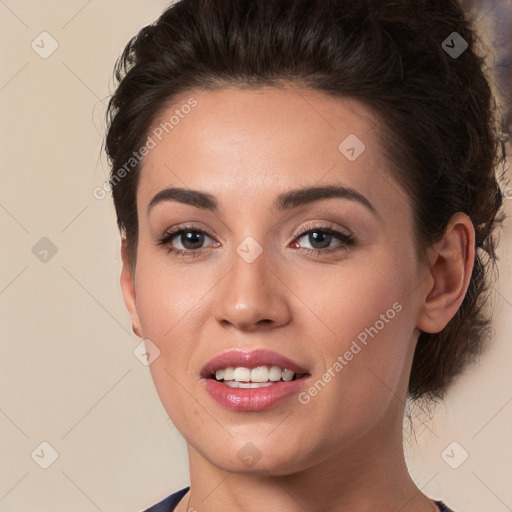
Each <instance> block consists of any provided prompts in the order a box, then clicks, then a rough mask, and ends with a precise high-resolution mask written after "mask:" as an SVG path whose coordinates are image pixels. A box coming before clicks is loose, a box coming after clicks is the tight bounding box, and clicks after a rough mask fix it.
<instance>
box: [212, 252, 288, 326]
mask: <svg viewBox="0 0 512 512" xmlns="http://www.w3.org/2000/svg"><path fill="white" fill-rule="evenodd" d="M280 268H282V267H281V266H280V265H278V264H276V263H275V262H273V261H272V255H271V254H270V253H268V252H267V251H265V250H263V252H262V253H261V254H260V255H259V256H258V257H257V258H256V259H255V260H254V261H252V262H249V260H246V259H244V258H243V257H241V256H240V255H239V254H238V253H237V252H235V251H234V252H233V257H232V268H231V270H230V271H229V272H228V273H227V275H226V276H225V277H224V279H222V281H221V282H220V283H219V287H218V291H217V294H218V296H217V301H216V303H215V304H216V305H215V313H214V316H215V318H216V320H217V321H218V322H219V323H221V324H223V326H233V327H234V328H237V329H239V330H243V331H246V332H247V331H254V330H267V329H273V328H276V327H279V326H283V325H285V324H287V323H288V322H289V321H290V318H291V310H290V300H289V299H290V294H291V291H290V289H289V287H288V286H287V284H286V276H284V275H282V272H281V271H280V270H279V269H280ZM280 274H281V275H280Z"/></svg>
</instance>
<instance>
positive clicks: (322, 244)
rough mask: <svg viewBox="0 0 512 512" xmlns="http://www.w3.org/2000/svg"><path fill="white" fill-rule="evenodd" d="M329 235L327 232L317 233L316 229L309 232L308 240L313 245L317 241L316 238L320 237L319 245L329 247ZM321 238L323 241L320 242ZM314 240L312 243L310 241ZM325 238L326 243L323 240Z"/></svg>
mask: <svg viewBox="0 0 512 512" xmlns="http://www.w3.org/2000/svg"><path fill="white" fill-rule="evenodd" d="M331 236H332V235H330V234H329V233H319V232H318V231H314V232H313V233H310V234H309V242H310V243H311V245H312V246H313V247H315V243H318V239H319V238H320V243H321V247H329V245H330V244H331ZM322 238H323V243H322ZM313 240H314V243H312V241H313ZM326 240H327V243H325V241H326Z"/></svg>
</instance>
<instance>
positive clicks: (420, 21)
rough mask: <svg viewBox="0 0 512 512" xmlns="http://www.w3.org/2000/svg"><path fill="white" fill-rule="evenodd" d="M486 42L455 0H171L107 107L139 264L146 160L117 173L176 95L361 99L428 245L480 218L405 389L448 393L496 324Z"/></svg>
mask: <svg viewBox="0 0 512 512" xmlns="http://www.w3.org/2000/svg"><path fill="white" fill-rule="evenodd" d="M454 32H456V33H457V34H458V36H457V37H460V38H462V40H463V41H465V42H466V43H467V45H468V48H467V49H466V50H465V51H463V52H462V54H461V55H458V56H454V55H453V54H452V55H449V54H448V53H447V51H445V50H446V46H445V47H444V48H443V46H442V43H443V41H445V40H446V39H447V38H449V36H450V37H453V33H454ZM448 41H450V39H448ZM458 41H459V42H458V43H457V44H459V43H460V41H461V40H458ZM477 41H478V40H477V35H476V33H475V32H474V30H473V29H472V28H471V26H470V24H469V22H468V21H467V20H466V18H465V16H464V14H463V11H462V9H461V7H460V6H459V4H458V3H457V2H456V1H455V0H354V1H352V0H181V1H179V2H178V3H176V4H173V5H171V6H170V7H169V8H167V9H166V10H165V11H164V12H163V14H162V15H161V16H160V18H159V19H158V20H157V21H156V22H155V23H153V24H151V25H149V26H146V27H144V28H143V29H142V30H140V32H139V33H138V34H137V35H136V36H134V37H133V38H132V39H131V40H130V41H129V43H128V44H127V46H126V48H125V49H124V52H123V54H122V56H121V57H120V58H119V60H118V61H117V63H116V68H115V78H116V80H117V82H118V87H117V90H116V91H115V94H114V95H113V96H112V98H111V100H110V103H109V107H108V112H107V121H108V124H109V127H108V133H107V136H106V140H105V145H106V151H107V155H108V157H109V160H110V163H111V166H112V175H111V178H110V180H111V185H112V194H113V199H114V204H115V208H116V212H117V222H118V226H119V229H120V231H121V234H122V236H123V237H124V238H125V239H126V243H127V246H128V249H129V255H130V261H131V263H132V268H135V265H136V254H137V239H138V226H137V208H136V191H137V183H138V177H139V169H140V164H138V163H137V165H134V167H133V170H130V171H129V172H128V173H123V178H122V179H120V180H119V179H116V181H115V182H114V180H113V178H114V177H115V173H116V170H118V169H120V168H122V167H123V166H124V165H125V164H126V162H127V161H128V160H129V159H130V158H131V157H132V155H133V153H134V151H137V150H138V149H139V148H141V147H142V146H143V145H144V143H145V141H146V139H147V137H148V131H149V129H150V128H151V126H152V123H154V122H155V119H156V117H157V116H158V115H159V114H161V113H162V111H163V110H164V109H165V108H167V107H168V106H169V105H170V104H171V102H172V101H175V100H176V99H177V97H178V95H180V94H184V93H187V92H190V91H191V90H194V89H200V90H207V89H214V88H223V87H253V88H257V87H261V86H276V87H282V86H283V84H289V85H290V86H292V85H293V86H294V87H305V88H310V89H314V90H318V91H323V92H325V93H327V94H331V95H334V96H337V97H350V98H354V99H356V100H358V101H360V102H361V103H362V104H364V105H365V106H366V107H367V108H369V109H371V110H372V111H373V112H375V113H376V114H377V117H378V119H380V121H381V123H382V126H383V128H384V129H383V130H382V147H383V148H384V149H385V151H386V152H387V153H386V154H387V156H388V159H389V161H390V163H391V167H392V172H393V174H394V176H395V178H396V179H397V181H398V182H399V183H400V185H401V186H402V187H403V189H404V190H405V191H406V192H407V195H408V196H409V197H410V198H411V202H412V204H413V215H414V228H415V236H416V246H417V248H418V254H423V255H424V250H425V248H426V247H427V246H429V245H430V244H432V243H433V242H435V241H436V240H438V239H439V238H440V237H441V236H442V234H443V232H444V230H445V228H446V226H447V224H448V222H449V220H450V218H451V217H452V216H453V215H454V214H455V213H456V212H464V213H466V214H467V215H468V216H469V217H470V218H471V220H472V222H473V224H474V226H475V230H476V247H477V255H476V258H475V265H474V270H473V274H472V276H471V282H470V284H469V289H468V291H467V294H466V296H465V298H464V301H463V303H462V305H461V307H460V309H459V310H458V312H457V313H456V315H455V316H454V318H453V319H452V320H451V321H450V322H449V324H448V325H447V326H446V328H445V329H443V330H442V331H441V332H440V333H436V334H429V333H421V334H420V338H419V340H418V345H417V348H416V353H415V355H414V361H413V364H412V371H411V378H410V383H409V395H410V396H411V397H412V398H419V397H421V396H423V397H431V398H434V397H442V395H443V394H444V392H445V391H446V389H447V388H448V386H449V384H450V383H451V381H452V379H453V377H454V376H455V375H457V374H459V373H460V372H461V371H462V370H463V369H464V368H465V367H466V365H467V364H468V363H469V362H470V361H471V360H473V359H474V357H475V356H476V355H477V354H479V353H480V352H481V351H482V347H483V346H484V344H485V342H486V340H487V339H488V338H489V334H490V329H489V327H490V311H489V310H488V308H487V309H486V308H485V301H486V299H487V297H488V291H489V290H490V284H491V277H492V273H491V270H493V269H494V267H495V260H496V254H495V247H496V243H497V241H496V235H495V231H496V229H495V228H496V227H497V225H498V223H499V222H500V220H501V217H500V214H501V204H502V193H501V191H500V188H499V185H498V182H497V178H496V169H497V165H498V164H499V163H500V162H501V161H502V160H500V158H502V155H501V156H500V152H499V149H500V148H501V147H502V146H501V145H500V142H499V139H498V132H497V126H498V121H497V119H496V117H497V116H496V109H495V102H494V101H493V95H492V93H491V89H490V86H489V82H488V79H487V78H486V76H485V73H484V71H485V68H484V60H483V58H482V57H480V56H479V55H478V53H477V50H476V43H477ZM454 44H455V43H453V42H451V41H450V42H449V45H450V47H453V45H454ZM118 177H119V176H117V178H118Z"/></svg>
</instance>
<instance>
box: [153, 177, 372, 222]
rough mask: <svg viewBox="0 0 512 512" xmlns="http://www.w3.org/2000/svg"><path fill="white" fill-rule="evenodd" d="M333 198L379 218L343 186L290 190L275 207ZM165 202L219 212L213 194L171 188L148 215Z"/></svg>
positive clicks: (363, 199)
mask: <svg viewBox="0 0 512 512" xmlns="http://www.w3.org/2000/svg"><path fill="white" fill-rule="evenodd" d="M333 197H337V198H341V199H349V200H351V201H355V202H357V203H360V204H361V205H363V206H365V207H366V208H367V209H368V210H370V211H371V212H372V213H373V214H374V215H376V216H378V212H377V210H376V209H375V208H374V206H373V205H372V204H371V203H370V201H368V199H366V197H365V196H363V195H362V194H360V193H359V192H357V190H354V189H352V188H350V187H346V186H343V185H324V186H319V187H305V188H299V189H294V190H289V191H287V192H284V193H282V194H280V195H279V196H278V197H277V199H276V201H275V202H274V205H273V207H274V208H275V209H276V210H277V211H279V212H282V211H286V210H291V209H293V208H297V207H298V206H302V205H305V204H309V203H313V202H316V201H320V200H322V199H330V198H333ZM165 201H176V202H179V203H183V204H187V205H190V206H194V207H196V208H201V209H203V210H210V211H212V212H215V211H217V210H218V202H217V199H216V198H215V196H213V195H212V194H209V193H207V192H201V191H199V190H192V189H187V188H174V187H171V188H166V189H164V190H161V191H160V192H158V193H157V194H156V195H155V196H153V198H152V199H151V201H150V202H149V205H148V208H147V211H148V213H149V212H150V210H151V209H152V208H153V207H154V206H156V205H157V204H159V203H162V202H165Z"/></svg>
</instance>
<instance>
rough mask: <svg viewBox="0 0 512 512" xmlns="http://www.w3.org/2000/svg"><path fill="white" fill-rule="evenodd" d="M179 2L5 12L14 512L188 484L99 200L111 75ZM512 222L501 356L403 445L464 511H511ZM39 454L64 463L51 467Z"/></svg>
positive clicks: (108, 506)
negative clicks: (132, 44)
mask: <svg viewBox="0 0 512 512" xmlns="http://www.w3.org/2000/svg"><path fill="white" fill-rule="evenodd" d="M167 4H168V2H166V1H161V0H152V1H142V0H138V1H134V0H130V1H126V0H125V1H120V0H118V1H113V0H110V1H100V0H92V1H85V0H80V1H75V0H73V1H65V2H64V1H60V2H58V1H48V0H46V1H22V0H20V1H15V0H0V47H1V66H0V116H1V122H0V130H1V133H0V151H1V160H0V161H1V173H2V174H1V183H2V185H1V189H0V227H1V233H2V235H1V240H2V249H3V250H2V260H1V271H0V314H1V317H0V322H1V324H0V325H1V329H2V343H1V348H0V350H1V352H0V364H1V373H0V390H1V391H0V393H1V394H0V429H1V437H0V443H1V462H2V465H1V470H0V510H2V511H3V512H50V511H52V512H69V511H70V510H73V511H74V512H94V511H98V510H100V511H104V512H121V511H122V512H136V511H140V510H142V509H143V508H144V507H147V506H149V505H151V504H153V503H155V502H156V501H158V500H160V499H162V498H163V497H164V496H166V495H167V494H169V493H170V492H172V491H174V490H177V489H179V488H181V487H183V486H185V485H187V484H188V464H187V458H186V449H185V444H184V441H183V439H182V437H181V436H180V434H179V433H178V432H177V431H176V429H175V428H174V427H173V425H172V423H171V422H170V420H169V419H168V418H167V415H166V413H165V411H164V409H163V407H162V406H161V404H160V401H159V399H158V397H157V394H156V392H155V390H154V388H153V384H152V381H151V378H150V375H149V370H148V368H147V367H145V366H144V365H143V364H142V363H141V362H139V360H138V359H137V358H136V357H135V356H134V354H133V351H134V349H135V348H136V347H137V345H138V344H139V341H140V340H139V339H138V338H136V337H135V335H133V334H132V333H131V323H130V320H129V317H128V314H127V313H126V311H125V308H124V304H123V301H122V297H121V293H120V289H119V271H120V259H119V237H118V233H117V230H116V226H115V220H114V211H113V206H112V204H111V202H110V198H109V197H108V196H107V197H106V198H105V199H103V200H98V199H96V198H95V197H93V189H94V188H95V187H98V186H101V185H102V184H103V182H104V180H105V179H106V177H107V173H108V168H107V165H106V163H105V158H104V156H103V154H102V153H101V144H102V140H103V136H104V130H105V123H104V112H105V106H106V101H107V98H108V96H109V94H110V93H111V92H112V91H113V88H112V87H113V83H112V78H111V77H112V68H113V65H114V62H115V59H116V57H117V56H118V55H119V54H120V52H121V50H122V49H123V48H124V45H125V43H126V42H127V41H128V39H129V37H130V36H132V35H134V34H135V33H136V32H137V31H138V30H139V29H140V28H142V27H143V26H144V25H146V24H148V23H150V22H152V21H153V20H155V19H156V18H157V16H158V15H159V14H160V13H161V11H162V10H163V8H164V7H165V6H166V5H167ZM482 21H485V16H484V17H483V18H482ZM44 31H46V32H48V33H49V34H50V35H51V37H52V38H53V39H55V40H56V41H57V43H58V48H57V50H56V51H55V52H54V53H53V54H52V55H50V56H49V57H48V58H46V59H43V58H42V57H41V56H40V55H39V54H38V53H36V51H34V50H33V49H32V47H31V43H32V41H34V40H35V44H38V45H39V46H38V47H36V48H38V51H39V52H43V51H48V50H49V49H50V48H51V40H50V39H49V36H39V35H40V34H41V33H42V32H44ZM42 38H44V42H43V43H41V39H42ZM43 46H44V47H43ZM508 195H509V197H511V198H512V189H511V190H509V194H508ZM506 203H507V209H508V211H509V212H511V210H512V208H511V203H512V201H511V200H508V201H506ZM510 224H511V223H510V222H507V224H506V231H505V233H504V234H503V237H502V246H501V249H500V254H501V257H502V261H501V277H500V281H499V284H498V293H497V294H496V296H495V297H496V298H495V303H496V324H495V328H496V339H495V342H494V345H493V347H492V348H491V350H489V351H488V352H487V353H486V355H485V356H484V357H483V358H482V359H481V362H480V364H479V366H478V367H476V368H474V369H473V371H472V372H471V374H470V375H468V376H465V377H463V378H461V379H460V380H459V382H458V383H457V385H456V386H455V387H454V388H453V391H452V392H451V393H450V395H449V397H448V399H447V400H446V402H445V403H444V404H440V405H438V406H437V407H436V408H435V410H434V414H433V419H432V420H428V416H426V415H425V414H422V415H420V416H418V417H417V419H416V421H415V432H416V440H414V437H413V436H409V437H408V439H407V440H406V441H405V448H406V453H407V457H408V464H409V467H410V470H411V472H412V474H413V476H414V478H415V480H416V481H417V483H418V485H419V487H420V488H421V489H422V490H423V491H424V492H425V493H427V494H429V495H430V496H432V497H435V498H442V499H443V500H445V502H446V503H447V504H449V505H450V506H451V507H452V508H454V509H455V511H456V512H483V511H484V510H492V511H493V512H505V511H510V510H512V485H511V477H510V474H511V469H512V467H511V466H512V464H511V462H510V461H511V460H512V446H511V425H512V385H511V379H510V373H511V372H510V370H511V366H512V365H511V355H512V349H511V344H510V329H511V327H512V279H511V272H512V265H511V258H510V256H511V252H512V233H511V231H512V230H511V225H510ZM43 237H47V238H48V239H50V240H51V242H52V243H53V244H54V246H55V247H56V249H57V252H56V254H54V255H52V253H51V251H50V252H49V253H48V254H46V258H47V261H46V262H44V261H41V258H44V257H45V253H44V252H41V251H44V250H45V246H44V243H45V242H39V241H40V239H41V238H43ZM38 242H39V243H40V244H43V246H39V245H38V246H36V248H37V250H34V252H35V253H36V254H34V252H33V247H34V246H35V245H36V244H37V243H38ZM46 243H47V242H46ZM46 249H47V247H46ZM413 412H414V411H413ZM454 441H455V442H457V443H459V445H460V446H458V445H457V446H455V448H454V450H453V452H452V451H451V450H450V449H449V450H448V454H449V455H451V459H450V458H449V457H448V458H447V457H446V456H445V457H444V458H443V456H442V453H446V452H443V451H444V450H445V448H446V447H448V446H449V445H450V443H452V442H454ZM42 442H47V443H49V444H50V445H51V447H53V449H54V450H55V451H56V452H57V453H58V457H57V459H56V460H55V461H54V462H53V464H51V465H50V466H49V467H48V468H47V469H43V468H42V467H40V465H39V464H44V463H45V462H46V463H48V462H50V461H51V460H50V456H51V448H48V447H47V446H45V445H43V446H40V445H41V443H42ZM462 450H466V451H467V452H468V454H469V457H468V458H467V460H466V461H465V462H464V463H462V464H461V465H460V466H459V467H458V468H457V469H453V468H452V467H450V465H448V464H447V462H446V461H445V459H447V460H449V459H450V461H451V462H452V464H453V461H455V462H457V461H460V458H461V456H462V454H463V452H462Z"/></svg>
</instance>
